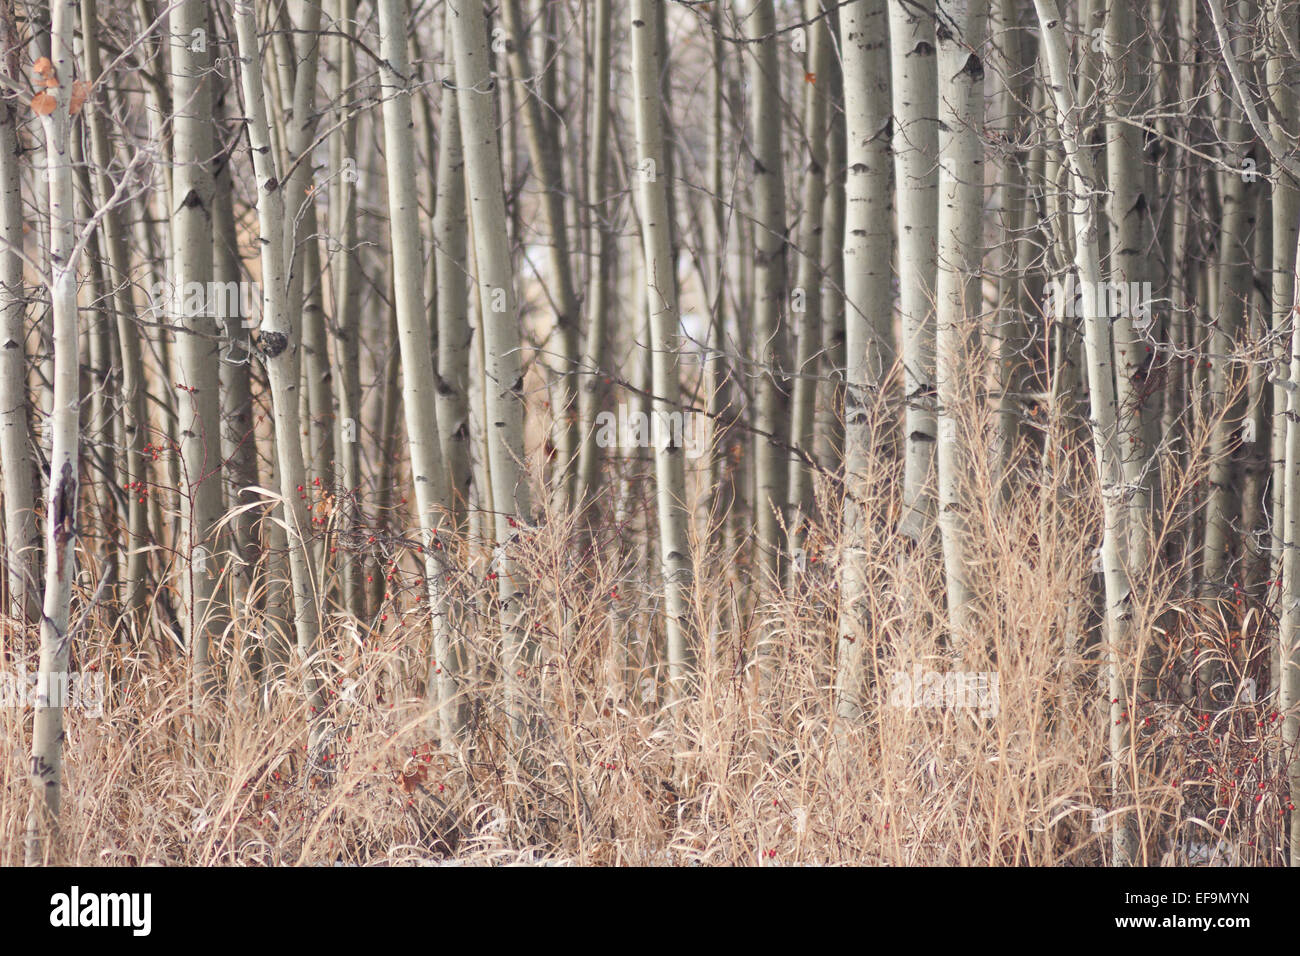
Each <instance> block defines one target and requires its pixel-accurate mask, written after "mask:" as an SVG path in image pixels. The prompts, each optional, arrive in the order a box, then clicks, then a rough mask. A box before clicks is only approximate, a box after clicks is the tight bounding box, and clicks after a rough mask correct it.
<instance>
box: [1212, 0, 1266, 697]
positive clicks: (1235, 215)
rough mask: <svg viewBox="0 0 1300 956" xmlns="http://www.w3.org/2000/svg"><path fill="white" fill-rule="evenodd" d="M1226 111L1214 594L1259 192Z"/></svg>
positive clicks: (1221, 570) (1235, 120) (1216, 347)
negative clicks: (1251, 181)
mask: <svg viewBox="0 0 1300 956" xmlns="http://www.w3.org/2000/svg"><path fill="white" fill-rule="evenodd" d="M1239 12H1240V7H1239ZM1242 22H1249V21H1248V20H1246V21H1242ZM1247 42H1248V41H1247V38H1246V37H1245V36H1239V37H1238V38H1237V39H1236V40H1235V41H1233V47H1234V48H1235V49H1234V50H1233V51H1232V52H1233V53H1235V54H1236V55H1237V56H1238V59H1240V57H1241V55H1242V53H1243V52H1244V51H1245V48H1246V43H1247ZM1224 106H1225V109H1226V110H1227V114H1228V116H1227V121H1226V123H1224V124H1223V126H1222V129H1223V130H1224V147H1223V149H1224V160H1225V161H1226V162H1227V163H1228V164H1229V166H1231V167H1233V169H1232V171H1230V172H1228V173H1226V174H1225V176H1224V178H1223V186H1222V189H1223V191H1222V195H1221V197H1220V198H1221V201H1222V204H1223V212H1222V220H1221V221H1222V227H1221V230H1220V233H1219V253H1218V256H1219V257H1218V262H1217V275H1218V295H1217V297H1216V305H1215V307H1214V309H1213V312H1212V314H1213V316H1214V320H1213V322H1212V324H1211V327H1210V335H1209V362H1210V371H1209V377H1210V384H1209V400H1210V409H1211V414H1212V415H1214V416H1215V417H1214V424H1213V427H1212V431H1211V437H1210V447H1209V457H1210V472H1209V493H1208V495H1207V500H1206V509H1205V547H1204V550H1203V552H1202V558H1201V575H1202V577H1203V579H1204V581H1205V584H1206V585H1207V586H1208V587H1210V588H1212V589H1216V590H1218V589H1225V588H1227V587H1228V585H1229V584H1231V583H1236V582H1230V581H1229V569H1230V567H1231V566H1232V554H1231V552H1232V550H1233V545H1234V543H1235V540H1236V534H1235V532H1234V525H1235V524H1236V522H1237V518H1238V517H1239V516H1240V514H1241V489H1240V486H1239V484H1238V478H1239V474H1238V473H1239V468H1238V465H1239V464H1240V450H1241V444H1240V434H1239V430H1240V429H1241V427H1242V415H1243V408H1244V404H1243V402H1242V401H1241V399H1240V398H1238V397H1236V396H1237V390H1238V388H1239V386H1240V385H1241V376H1240V375H1239V374H1238V372H1239V371H1240V370H1241V368H1242V366H1241V365H1240V363H1239V362H1236V361H1234V360H1233V358H1234V353H1235V352H1236V351H1237V339H1238V336H1239V334H1240V332H1241V330H1242V328H1243V326H1244V323H1245V317H1246V308H1247V300H1248V299H1249V297H1250V295H1251V278H1252V277H1251V262H1252V260H1253V255H1252V252H1251V246H1250V240H1251V234H1252V231H1253V228H1254V221H1255V200H1256V195H1257V193H1258V192H1259V188H1258V187H1257V186H1256V187H1252V186H1251V185H1249V184H1248V183H1247V182H1246V176H1244V175H1242V174H1241V173H1240V172H1238V171H1237V170H1239V169H1241V168H1242V163H1243V161H1244V159H1245V157H1246V154H1247V152H1248V151H1249V147H1250V143H1249V142H1247V141H1246V140H1247V136H1248V133H1247V129H1246V124H1245V122H1244V121H1243V117H1242V113H1241V109H1240V107H1239V106H1237V105H1236V104H1235V103H1234V102H1232V100H1231V97H1228V98H1226V102H1225V104H1224ZM1212 593H1213V592H1212ZM1219 670H1220V669H1219V668H1218V667H1212V668H1210V669H1209V670H1208V674H1209V675H1210V676H1209V679H1210V681H1211V682H1213V681H1215V680H1217V677H1218V673H1219ZM1211 693H1213V691H1211Z"/></svg>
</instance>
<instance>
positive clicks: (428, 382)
mask: <svg viewBox="0 0 1300 956" xmlns="http://www.w3.org/2000/svg"><path fill="white" fill-rule="evenodd" d="M407 30H408V22H407V17H406V6H405V3H404V0H380V2H379V55H380V57H381V58H382V59H381V64H380V73H379V75H380V79H381V82H382V83H383V85H384V87H385V88H386V89H385V95H384V97H383V117H384V159H385V161H386V163H387V166H388V212H389V232H390V235H391V237H392V255H393V280H394V286H395V292H396V296H395V305H396V311H397V335H398V342H399V344H400V346H401V350H402V405H403V410H404V412H405V415H406V439H407V444H408V446H409V448H410V452H411V474H412V477H413V479H414V482H415V505H416V509H417V511H418V512H419V514H418V516H417V517H418V520H419V523H420V532H421V534H420V539H421V542H422V545H423V549H424V576H425V584H426V586H427V587H428V597H429V614H430V619H431V626H432V629H433V657H432V659H431V660H430V662H429V680H428V685H427V686H428V691H429V698H430V702H431V703H434V704H436V706H437V709H438V731H439V735H440V737H441V740H442V744H443V746H444V747H448V746H450V745H451V744H452V742H453V740H454V739H455V736H456V734H457V733H458V732H459V730H460V728H459V726H458V721H457V713H458V710H457V706H456V676H455V674H454V673H453V671H454V668H453V661H452V656H451V631H450V628H449V627H448V622H447V581H446V575H447V568H446V567H445V565H446V557H447V549H446V546H445V542H444V541H443V540H442V539H441V538H440V536H439V535H440V532H441V530H442V525H443V521H444V515H445V512H446V508H447V504H446V502H447V480H446V475H445V474H444V472H443V461H442V456H441V450H440V446H439V441H440V439H439V433H438V400H437V387H436V380H435V379H434V372H433V353H432V350H431V348H430V344H429V327H428V310H427V308H426V306H425V302H424V271H423V270H424V253H423V248H422V247H423V242H422V240H421V237H420V221H419V212H420V209H419V192H418V190H417V188H416V184H415V170H416V152H415V132H414V123H413V121H412V118H411V99H410V96H411V94H410V72H411V66H410V62H409V59H408V56H407V42H406V35H407ZM445 138H446V134H445V133H444V139H445Z"/></svg>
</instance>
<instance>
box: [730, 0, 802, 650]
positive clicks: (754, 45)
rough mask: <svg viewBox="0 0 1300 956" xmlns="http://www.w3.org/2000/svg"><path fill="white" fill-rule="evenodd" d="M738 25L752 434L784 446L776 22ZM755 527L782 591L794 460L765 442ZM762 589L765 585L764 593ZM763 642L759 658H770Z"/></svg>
mask: <svg viewBox="0 0 1300 956" xmlns="http://www.w3.org/2000/svg"><path fill="white" fill-rule="evenodd" d="M736 18H737V20H738V21H740V25H741V26H742V27H743V29H744V34H745V36H746V37H747V38H748V39H749V40H750V41H751V42H749V43H748V44H746V45H745V50H744V54H743V55H744V56H745V57H747V66H748V73H749V87H750V91H751V100H750V106H749V117H750V122H751V126H750V136H751V144H750V148H751V150H752V153H753V164H754V165H753V172H754V178H753V187H752V189H751V195H752V196H753V204H754V206H753V208H754V244H753V249H754V257H753V258H754V308H753V323H754V324H753V332H752V335H753V339H752V341H753V343H754V350H755V359H756V362H757V368H756V369H755V372H756V378H757V381H756V383H755V386H754V388H755V391H756V392H757V398H756V403H755V411H754V426H755V428H757V429H758V430H759V432H765V433H767V434H768V435H774V436H777V438H778V440H783V439H784V438H785V437H786V436H788V435H789V434H790V432H789V428H790V381H789V370H790V354H789V341H788V340H789V335H790V330H789V328H788V327H787V322H788V317H787V314H786V309H787V302H786V294H787V291H788V290H787V289H786V261H785V246H786V238H785V230H786V219H785V173H784V164H783V161H782V156H781V115H782V112H783V109H782V105H781V84H780V76H779V73H778V69H779V65H778V56H777V43H778V42H779V41H778V40H777V37H776V33H775V31H776V15H775V12H774V9H773V5H772V0H739V2H737V4H736ZM754 445H755V448H754V482H755V488H756V496H755V498H754V510H755V515H754V525H755V528H756V529H757V542H756V546H757V549H758V562H757V566H758V568H760V569H761V570H760V582H761V581H766V582H768V583H771V584H772V585H775V586H778V587H779V586H780V584H781V579H782V574H781V569H782V567H783V566H784V561H783V555H782V550H783V545H784V544H785V542H784V541H783V538H784V534H783V531H782V528H783V518H785V517H786V512H787V508H786V505H787V498H786V482H787V477H788V475H787V472H788V470H789V464H788V460H789V453H788V452H787V451H786V450H785V449H784V448H782V447H781V445H780V444H778V443H777V441H774V440H773V439H771V438H765V437H763V436H762V435H758V436H756V437H755V442H754ZM760 586H761V585H760ZM769 636H770V635H765V636H764V637H763V638H762V646H760V648H759V649H758V653H757V656H758V657H759V658H760V659H762V658H765V657H766V656H767V654H768V653H769V650H768V648H766V644H767V641H768V637H769Z"/></svg>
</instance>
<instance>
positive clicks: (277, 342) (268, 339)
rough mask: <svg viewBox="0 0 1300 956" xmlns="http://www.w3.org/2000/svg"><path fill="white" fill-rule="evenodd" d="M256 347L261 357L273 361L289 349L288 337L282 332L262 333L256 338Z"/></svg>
mask: <svg viewBox="0 0 1300 956" xmlns="http://www.w3.org/2000/svg"><path fill="white" fill-rule="evenodd" d="M257 347H258V349H259V350H260V351H261V353H262V354H263V355H265V356H266V357H267V358H269V359H273V358H275V357H276V356H277V355H279V354H280V353H281V352H283V351H284V350H285V349H287V348H288V347H289V336H287V335H285V334H284V333H283V332H262V333H260V334H259V335H258V336H257Z"/></svg>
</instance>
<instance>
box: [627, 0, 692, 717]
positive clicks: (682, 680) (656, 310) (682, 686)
mask: <svg viewBox="0 0 1300 956" xmlns="http://www.w3.org/2000/svg"><path fill="white" fill-rule="evenodd" d="M662 2H663V0H632V7H631V18H632V83H633V98H634V100H635V104H636V109H635V116H636V155H637V169H638V170H639V178H640V189H639V192H640V198H641V237H642V245H643V248H644V251H645V288H646V306H647V308H648V310H649V315H650V343H649V344H650V356H651V368H652V376H651V377H652V382H653V385H652V388H651V392H652V393H653V394H654V396H655V398H654V405H653V416H652V420H653V421H654V423H655V426H656V428H655V430H656V431H658V430H659V429H660V428H662V436H656V447H655V508H656V512H657V514H658V518H659V548H660V559H661V561H662V564H661V568H662V574H663V582H664V610H665V620H664V628H665V632H666V643H667V651H668V653H667V657H668V685H669V699H670V700H672V701H676V700H678V699H680V698H681V697H682V696H684V695H685V693H686V691H687V687H688V682H689V680H690V676H691V673H690V672H691V666H692V661H691V647H690V637H689V635H690V633H691V623H690V594H691V577H692V574H693V571H692V567H691V554H690V542H689V541H688V540H687V529H688V525H689V515H688V512H687V509H686V473H685V462H684V460H683V459H684V458H685V449H683V448H682V447H681V446H680V445H678V444H675V443H674V441H673V430H672V429H671V428H670V427H668V423H669V422H670V421H671V418H670V416H671V415H672V413H677V414H679V415H680V414H682V413H681V412H680V410H679V408H678V403H679V400H680V394H681V378H680V376H681V372H680V364H679V359H678V345H679V341H678V340H679V335H678V327H679V322H680V316H679V314H678V311H677V287H676V283H675V282H674V281H673V279H672V273H673V268H674V262H673V258H672V247H671V245H670V236H669V232H668V194H667V184H666V182H665V181H664V177H663V175H662V173H663V169H664V156H665V143H664V135H663V127H662V125H661V119H662V115H661V109H662V106H661V103H662V99H661V96H660V89H659V52H658V41H657V39H656V37H655V24H656V23H657V22H658V11H657V10H656V7H657V5H658V4H659V3H662ZM656 171H657V172H656Z"/></svg>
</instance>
